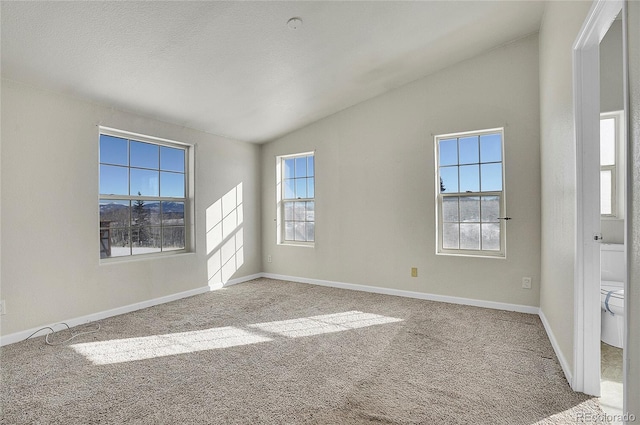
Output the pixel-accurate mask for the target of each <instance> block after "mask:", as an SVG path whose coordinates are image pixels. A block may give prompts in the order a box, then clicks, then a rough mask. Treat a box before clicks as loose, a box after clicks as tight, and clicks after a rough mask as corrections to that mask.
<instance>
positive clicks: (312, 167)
mask: <svg viewBox="0 0 640 425" xmlns="http://www.w3.org/2000/svg"><path fill="white" fill-rule="evenodd" d="M314 172H315V164H314V159H313V155H310V156H308V157H307V175H308V176H313V175H315V174H314Z"/></svg>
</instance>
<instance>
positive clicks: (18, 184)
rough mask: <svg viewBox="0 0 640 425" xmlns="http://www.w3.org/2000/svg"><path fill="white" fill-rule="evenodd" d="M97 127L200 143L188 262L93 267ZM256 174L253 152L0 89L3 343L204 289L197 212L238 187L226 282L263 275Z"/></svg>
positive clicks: (21, 88) (48, 96)
mask: <svg viewBox="0 0 640 425" xmlns="http://www.w3.org/2000/svg"><path fill="white" fill-rule="evenodd" d="M98 125H104V126H108V127H114V128H118V129H122V130H127V131H131V132H136V133H142V134H147V135H151V136H156V137H161V138H166V139H171V140H177V141H182V142H186V143H193V144H196V145H197V146H196V168H195V182H196V187H195V192H196V209H195V225H196V227H195V228H196V247H197V250H196V252H195V253H191V254H184V255H177V256H171V257H164V258H155V259H136V260H135V261H129V262H121V263H116V264H106V265H105V264H100V262H99V252H98V247H99V243H98V221H99V212H98V127H97V126H98ZM259 169H260V162H259V148H258V147H257V146H255V145H251V144H247V143H241V142H236V141H232V140H228V139H224V138H222V137H218V136H214V135H211V134H206V133H202V132H198V131H193V130H189V129H185V128H182V127H179V126H175V125H171V124H166V123H162V122H158V121H154V120H151V119H148V118H144V117H140V116H136V115H133V114H130V113H125V112H121V111H117V110H114V109H112V108H109V107H105V106H100V105H96V104H92V103H87V102H84V101H81V100H78V99H73V98H70V97H66V96H64V95H60V94H55V93H51V92H47V91H42V90H39V89H35V88H31V87H28V86H25V85H23V84H20V83H16V82H11V81H5V80H3V81H2V204H3V205H2V208H3V211H2V298H3V299H4V300H5V301H6V306H7V311H8V314H7V315H5V316H2V335H8V334H12V333H15V332H19V331H23V330H26V329H30V328H34V327H39V326H41V325H45V324H49V323H55V322H58V321H61V320H65V319H70V318H76V317H80V316H83V315H87V314H92V313H96V312H101V311H104V310H108V309H112V308H117V307H121V306H126V305H129V304H133V303H137V302H141V301H146V300H150V299H154V298H158V297H162V296H166V295H171V294H175V293H179V292H183V291H188V290H191V289H195V288H203V287H206V286H207V281H208V277H209V271H208V270H207V260H208V256H209V254H208V253H207V250H206V243H205V231H206V229H207V223H205V211H206V209H207V207H209V206H210V205H212V204H214V203H215V202H216V201H217V200H218V199H220V198H221V197H222V196H223V195H224V194H225V193H227V192H228V191H229V190H230V189H232V188H234V187H236V185H238V184H239V183H242V184H243V199H244V203H243V212H244V222H243V225H242V227H243V233H244V248H243V253H244V264H243V265H242V267H240V269H239V270H238V271H237V272H236V273H235V275H234V276H233V277H240V276H246V275H250V274H254V273H258V272H260V271H261V259H260V254H259V252H260V249H261V247H260V232H259V226H260V222H259V217H260V212H259V209H260V198H259V195H258V190H259V184H258V181H259V178H260V176H259ZM209 227H210V226H209Z"/></svg>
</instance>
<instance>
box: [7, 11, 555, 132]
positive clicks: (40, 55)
mask: <svg viewBox="0 0 640 425" xmlns="http://www.w3.org/2000/svg"><path fill="white" fill-rule="evenodd" d="M1 7H2V10H1V19H2V29H1V31H2V32H1V37H2V50H1V54H2V77H3V78H8V79H12V80H18V81H22V82H25V83H27V84H31V85H35V86H38V87H43V88H46V89H49V90H54V91H58V92H62V93H66V94H69V95H73V96H78V97H82V98H86V99H89V100H91V101H95V102H100V103H104V104H108V105H111V106H113V107H115V108H119V109H124V110H127V111H132V112H135V113H138V114H142V115H145V116H148V117H152V118H156V119H159V120H163V121H167V122H171V123H175V124H179V125H183V126H187V127H191V128H195V129H198V130H203V131H207V132H210V133H214V134H219V135H224V136H227V137H230V138H233V139H237V140H244V141H249V142H256V143H261V142H265V141H269V140H273V139H274V138H277V137H279V136H282V135H284V134H286V133H288V132H291V131H293V130H295V129H297V128H300V127H302V126H305V125H307V124H309V123H311V122H314V121H316V120H318V119H321V118H323V117H326V116H328V115H331V114H333V113H335V112H338V111H340V110H342V109H345V108H348V107H349V106H352V105H354V104H357V103H359V102H361V101H363V100H366V99H369V98H371V97H374V96H376V95H379V94H381V93H384V92H385V91H388V90H390V89H393V88H395V87H398V86H401V85H403V84H406V83H408V82H410V81H413V80H415V79H417V78H420V77H422V76H425V75H428V74H430V73H433V72H435V71H438V70H441V69H444V68H446V67H447V66H450V65H452V64H454V63H457V62H460V61H462V60H464V59H466V58H469V57H472V56H475V55H477V54H479V53H481V52H484V51H487V50H489V49H491V48H493V47H496V46H499V45H501V44H504V43H506V42H509V41H511V40H514V39H517V38H519V37H522V36H524V35H527V34H531V33H534V32H536V31H538V29H539V26H540V20H541V17H542V13H543V10H544V3H543V2H540V1H427V2H396V1H376V2H360V1H339V2H327V1H308V2H272V1H266V2H263V1H258V2H240V1H230V2H218V1H216V2H213V1H211V2H181V1H180V2H157V1H151V2H119V1H110V2H102V1H100V2H8V1H3V2H2V6H1ZM293 17H298V18H300V19H301V20H302V24H301V25H298V26H297V29H292V28H290V26H288V25H287V21H288V20H289V19H290V18H293Z"/></svg>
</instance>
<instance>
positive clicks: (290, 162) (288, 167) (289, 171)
mask: <svg viewBox="0 0 640 425" xmlns="http://www.w3.org/2000/svg"><path fill="white" fill-rule="evenodd" d="M294 166H295V160H294V159H293V158H289V159H285V160H284V178H285V179H292V178H293V177H294V173H293V169H294Z"/></svg>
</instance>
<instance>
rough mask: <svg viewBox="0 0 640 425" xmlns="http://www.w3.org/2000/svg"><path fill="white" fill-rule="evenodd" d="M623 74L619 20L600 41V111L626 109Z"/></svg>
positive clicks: (620, 21)
mask: <svg viewBox="0 0 640 425" xmlns="http://www.w3.org/2000/svg"><path fill="white" fill-rule="evenodd" d="M622 75H623V73H622V20H617V21H614V22H613V24H611V28H609V31H607V33H606V34H605V36H604V38H603V39H602V41H601V42H600V112H612V111H621V110H622V109H624V94H623V81H622Z"/></svg>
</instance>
